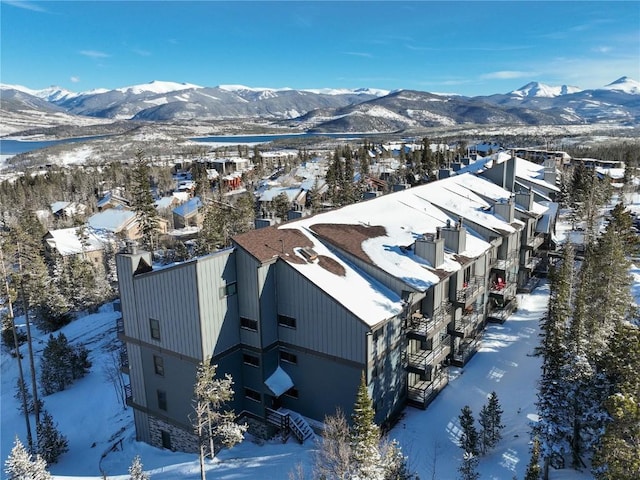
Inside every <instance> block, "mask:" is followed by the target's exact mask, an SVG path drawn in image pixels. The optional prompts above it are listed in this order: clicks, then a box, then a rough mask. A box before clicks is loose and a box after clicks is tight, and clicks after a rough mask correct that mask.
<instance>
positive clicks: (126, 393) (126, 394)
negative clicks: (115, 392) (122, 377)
mask: <svg viewBox="0 0 640 480" xmlns="http://www.w3.org/2000/svg"><path fill="white" fill-rule="evenodd" d="M124 398H125V400H126V403H127V405H129V406H131V404H132V403H133V393H132V392H131V384H127V385H125V386H124Z"/></svg>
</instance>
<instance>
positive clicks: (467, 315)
mask: <svg viewBox="0 0 640 480" xmlns="http://www.w3.org/2000/svg"><path fill="white" fill-rule="evenodd" d="M482 320H484V308H479V309H477V308H471V309H470V310H468V311H465V312H464V313H463V314H462V316H461V317H460V318H459V319H457V320H454V322H453V331H452V332H451V333H452V334H453V335H454V336H456V337H460V338H467V337H469V336H470V335H471V334H472V333H473V331H474V330H475V329H476V327H477V326H478V323H480V322H482Z"/></svg>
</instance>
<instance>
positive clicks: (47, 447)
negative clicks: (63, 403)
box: [36, 410, 69, 465]
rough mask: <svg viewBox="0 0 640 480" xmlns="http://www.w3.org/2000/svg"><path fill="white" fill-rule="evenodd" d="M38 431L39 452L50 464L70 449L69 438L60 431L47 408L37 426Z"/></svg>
mask: <svg viewBox="0 0 640 480" xmlns="http://www.w3.org/2000/svg"><path fill="white" fill-rule="evenodd" d="M36 431H37V434H38V435H37V436H38V454H39V455H40V456H41V457H42V458H43V459H44V461H45V462H47V464H48V465H51V464H52V463H56V462H57V461H58V458H60V455H62V454H63V453H65V452H67V451H69V446H68V441H67V438H66V437H65V436H64V435H62V434H61V433H60V432H59V431H58V429H57V426H56V425H55V424H54V423H53V418H52V417H51V414H49V412H47V411H46V410H44V411H43V412H42V420H41V421H40V423H38V425H37V426H36Z"/></svg>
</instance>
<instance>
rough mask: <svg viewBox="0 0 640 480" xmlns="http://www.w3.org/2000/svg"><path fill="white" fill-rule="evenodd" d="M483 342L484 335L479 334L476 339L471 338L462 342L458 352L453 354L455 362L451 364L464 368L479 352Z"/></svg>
mask: <svg viewBox="0 0 640 480" xmlns="http://www.w3.org/2000/svg"><path fill="white" fill-rule="evenodd" d="M481 341H482V334H481V333H479V334H478V335H476V337H475V338H469V339H467V340H464V341H463V342H461V343H460V345H458V348H457V349H456V351H455V352H453V361H452V362H451V363H452V364H453V365H455V366H457V367H463V366H464V365H465V364H466V363H467V362H468V361H469V359H471V357H473V356H474V355H475V353H476V352H477V351H478V348H480V342H481Z"/></svg>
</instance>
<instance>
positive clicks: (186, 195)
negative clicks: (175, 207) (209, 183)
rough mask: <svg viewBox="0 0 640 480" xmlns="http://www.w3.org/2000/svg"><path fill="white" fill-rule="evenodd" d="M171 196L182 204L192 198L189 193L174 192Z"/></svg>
mask: <svg viewBox="0 0 640 480" xmlns="http://www.w3.org/2000/svg"><path fill="white" fill-rule="evenodd" d="M171 196H173V197H174V198H177V199H178V202H180V203H184V202H186V201H187V200H189V199H190V198H191V195H190V194H189V192H173V193H172V194H171Z"/></svg>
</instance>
